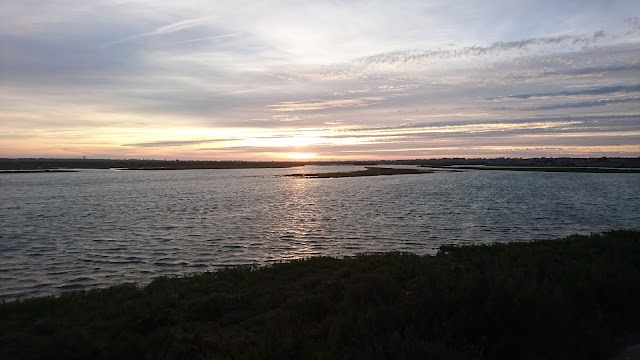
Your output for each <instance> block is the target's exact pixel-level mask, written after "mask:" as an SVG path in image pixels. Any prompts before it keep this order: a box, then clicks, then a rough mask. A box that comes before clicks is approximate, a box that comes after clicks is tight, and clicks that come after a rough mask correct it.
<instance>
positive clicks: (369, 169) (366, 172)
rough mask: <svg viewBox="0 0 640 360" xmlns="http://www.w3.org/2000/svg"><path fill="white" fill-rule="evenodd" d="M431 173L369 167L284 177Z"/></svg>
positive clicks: (319, 177) (340, 176)
mask: <svg viewBox="0 0 640 360" xmlns="http://www.w3.org/2000/svg"><path fill="white" fill-rule="evenodd" d="M429 173H432V171H424V170H418V169H396V168H382V167H367V168H366V170H357V171H344V172H329V173H306V174H288V175H283V176H287V177H301V178H313V179H327V178H342V177H358V176H381V175H410V174H429Z"/></svg>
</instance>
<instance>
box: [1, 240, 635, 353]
mask: <svg viewBox="0 0 640 360" xmlns="http://www.w3.org/2000/svg"><path fill="white" fill-rule="evenodd" d="M638 284H640V231H615V232H609V233H605V234H601V235H592V236H572V237H568V238H564V239H558V240H548V241H538V242H524V243H510V244H495V245H483V246H468V247H456V246H444V247H442V248H441V249H440V252H439V253H438V255H437V256H417V255H411V254H406V253H383V254H367V255H360V256H355V257H347V258H344V259H335V258H329V257H316V258H310V259H307V260H299V261H293V262H288V263H280V264H274V265H272V266H268V267H263V268H254V267H240V268H229V269H226V270H222V271H219V272H213V273H204V274H200V275H195V276H187V277H182V278H159V279H156V280H154V281H153V282H151V283H150V284H149V285H147V286H146V287H138V286H136V285H133V284H122V285H118V286H113V287H110V288H106V289H98V290H90V291H86V292H80V293H65V294H62V295H60V296H59V297H44V298H35V299H27V300H22V301H17V302H7V303H3V304H1V305H0V358H2V359H46V358H65V359H87V358H92V359H128V358H135V359H157V358H162V359H283V358H284V359H301V358H305V359H605V358H606V357H607V356H609V355H610V354H612V353H614V352H616V351H618V350H620V349H621V348H623V347H624V346H625V345H628V344H629V343H628V339H629V338H630V336H633V335H637V334H638V333H639V332H640V306H638V304H640V286H638Z"/></svg>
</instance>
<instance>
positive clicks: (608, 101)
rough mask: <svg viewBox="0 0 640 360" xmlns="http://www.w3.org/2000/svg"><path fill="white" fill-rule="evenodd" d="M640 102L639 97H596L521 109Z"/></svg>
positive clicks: (564, 107) (569, 107)
mask: <svg viewBox="0 0 640 360" xmlns="http://www.w3.org/2000/svg"><path fill="white" fill-rule="evenodd" d="M628 103H640V97H637V96H634V97H626V98H620V99H597V100H590V101H581V102H574V103H562V104H550V105H541V106H534V107H529V108H524V109H523V110H556V109H575V108H585V107H594V106H607V105H614V104H628Z"/></svg>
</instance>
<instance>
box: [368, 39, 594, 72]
mask: <svg viewBox="0 0 640 360" xmlns="http://www.w3.org/2000/svg"><path fill="white" fill-rule="evenodd" d="M605 36H606V35H605V32H604V31H603V30H599V31H596V32H594V33H593V34H590V35H561V36H553V37H539V38H530V39H526V40H519V41H507V42H495V43H493V44H492V45H490V46H467V47H463V48H459V49H451V50H402V51H394V52H388V53H382V54H376V55H372V56H366V57H362V58H359V59H357V60H356V62H357V63H360V64H365V65H378V64H396V63H406V62H418V61H425V60H439V59H450V58H461V57H466V56H481V55H487V54H492V53H498V52H505V51H511V50H526V49H530V48H532V47H535V46H539V45H562V44H568V45H572V46H577V45H582V46H584V45H591V44H594V43H596V42H598V41H599V40H600V39H602V38H603V37H605Z"/></svg>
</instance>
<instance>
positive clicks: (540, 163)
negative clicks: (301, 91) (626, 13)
mask: <svg viewBox="0 0 640 360" xmlns="http://www.w3.org/2000/svg"><path fill="white" fill-rule="evenodd" d="M305 165H354V166H394V165H413V166H425V167H436V168H440V167H443V168H448V167H452V166H455V167H456V168H457V169H466V167H468V168H469V169H473V170H478V168H477V167H480V166H486V167H491V168H486V169H485V168H483V169H481V170H512V171H513V170H516V171H549V172H560V171H562V172H567V171H572V172H640V157H636V158H607V157H601V158H530V159H520V158H496V159H466V158H443V159H407V160H358V161H226V160H224V161H223V160H211V161H208V160H140V159H26V158H24V159H10V158H2V159H0V171H13V170H34V171H36V170H37V171H44V170H49V171H52V170H77V169H121V170H163V171H164V170H190V169H254V168H293V167H299V166H305ZM496 167H501V168H503V169H496ZM601 169H607V171H601ZM608 169H611V171H608Z"/></svg>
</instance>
